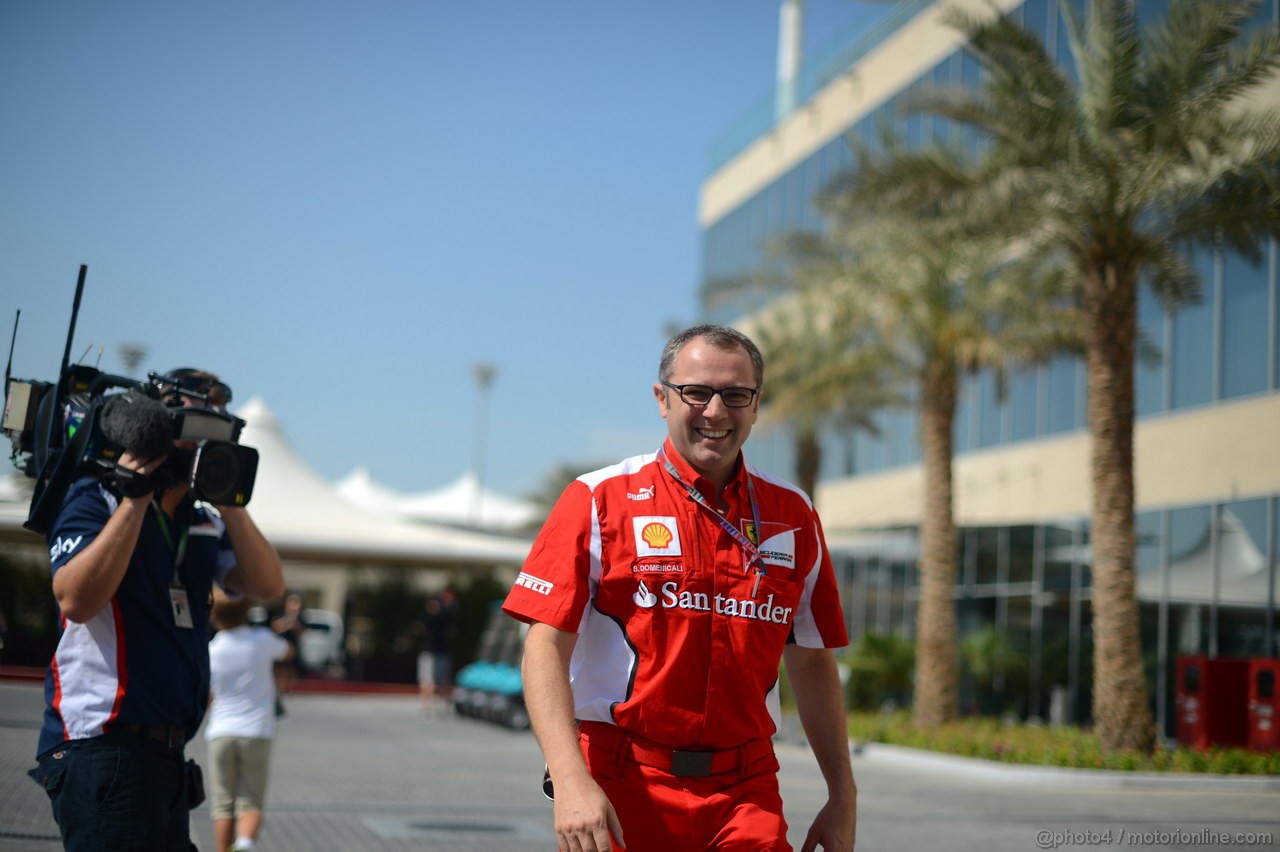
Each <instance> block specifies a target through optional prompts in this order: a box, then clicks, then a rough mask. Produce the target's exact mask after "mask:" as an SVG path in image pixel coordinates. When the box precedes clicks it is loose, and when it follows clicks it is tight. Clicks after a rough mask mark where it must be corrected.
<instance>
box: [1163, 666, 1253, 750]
mask: <svg viewBox="0 0 1280 852" xmlns="http://www.w3.org/2000/svg"><path fill="white" fill-rule="evenodd" d="M1248 681H1249V661H1248V660H1244V659H1235V658H1230V657H1207V656H1204V655H1192V656H1186V657H1179V658H1178V661H1177V682H1176V684H1175V696H1176V699H1177V713H1178V742H1180V743H1182V744H1183V745H1185V746H1187V747H1189V748H1194V749H1197V750H1199V751H1205V750H1206V749H1208V748H1209V747H1210V746H1239V747H1242V748H1243V747H1244V746H1247V745H1248V744H1249V712H1248V696H1249V683H1248Z"/></svg>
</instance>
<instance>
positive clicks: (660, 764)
mask: <svg viewBox="0 0 1280 852" xmlns="http://www.w3.org/2000/svg"><path fill="white" fill-rule="evenodd" d="M578 735H579V736H580V737H581V738H583V739H586V740H587V741H588V742H592V743H595V744H596V745H599V746H603V747H604V748H605V749H607V750H612V751H614V752H615V753H616V754H617V755H618V756H619V757H625V758H629V759H631V760H633V761H635V762H636V763H642V764H644V765H645V766H652V767H654V768H656V769H661V770H662V771H664V772H669V773H671V774H672V775H675V776H676V777H679V778H705V777H707V776H709V775H719V774H720V773H721V772H735V771H741V770H743V769H745V768H746V767H747V766H750V765H751V764H752V763H755V762H756V761H757V760H760V759H761V758H764V757H768V756H769V755H771V754H773V741H772V740H771V739H770V738H769V737H758V738H756V739H754V740H748V741H747V742H745V743H743V744H742V745H740V746H737V747H735V748H728V749H722V750H719V751H699V750H695V751H687V750H684V749H674V748H670V747H668V746H664V745H662V744H660V743H655V742H653V741H652V740H646V739H644V738H643V737H640V736H637V735H635V734H631V733H628V732H626V731H624V730H622V729H621V728H619V727H618V726H617V725H610V724H608V723H604V722H586V721H583V722H579V723H578Z"/></svg>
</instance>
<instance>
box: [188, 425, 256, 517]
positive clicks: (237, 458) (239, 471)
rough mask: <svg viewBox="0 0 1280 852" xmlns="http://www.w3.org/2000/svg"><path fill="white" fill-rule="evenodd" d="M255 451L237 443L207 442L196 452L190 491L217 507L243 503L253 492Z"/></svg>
mask: <svg viewBox="0 0 1280 852" xmlns="http://www.w3.org/2000/svg"><path fill="white" fill-rule="evenodd" d="M257 470H258V451H257V450H255V449H253V448H252V447H243V446H241V445H239V444H226V443H222V442H219V441H210V442H208V443H206V444H205V445H204V446H202V447H201V448H200V450H199V451H198V452H197V453H196V462H195V465H194V466H193V467H192V469H191V490H192V491H194V492H195V494H196V496H197V497H198V498H199V499H201V500H206V501H208V502H210V503H213V504H215V505H219V506H244V505H245V504H247V503H248V502H249V497H250V495H251V494H252V493H253V480H254V476H255V475H256V473H257Z"/></svg>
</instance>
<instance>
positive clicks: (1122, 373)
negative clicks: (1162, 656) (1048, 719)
mask: <svg viewBox="0 0 1280 852" xmlns="http://www.w3.org/2000/svg"><path fill="white" fill-rule="evenodd" d="M1085 274H1086V280H1085V282H1084V299H1085V305H1084V309H1085V313H1086V316H1087V317H1088V320H1089V322H1088V326H1089V329H1088V335H1089V336H1088V340H1087V352H1086V357H1087V364H1088V371H1089V432H1090V436H1091V438H1092V453H1093V455H1092V461H1091V464H1092V478H1093V536H1092V544H1093V636H1094V645H1093V720H1094V725H1095V728H1096V730H1097V733H1098V736H1099V737H1100V739H1101V740H1102V745H1103V748H1105V749H1107V750H1108V751H1113V750H1117V749H1139V750H1142V751H1150V750H1151V748H1152V746H1153V745H1154V738H1155V725H1154V723H1153V721H1152V716H1151V710H1150V707H1149V706H1148V705H1147V688H1146V681H1145V678H1144V676H1143V671H1142V641H1141V635H1140V632H1139V621H1138V604H1137V597H1136V594H1135V588H1134V585H1135V584H1134V542H1135V536H1134V527H1135V522H1134V487H1133V419H1134V401H1133V399H1134V394H1133V364H1134V361H1133V359H1134V341H1135V339H1136V337H1137V288H1138V276H1137V271H1136V270H1135V269H1131V268H1125V267H1119V266H1117V265H1115V264H1113V263H1108V264H1101V265H1099V266H1097V267H1096V268H1094V269H1092V270H1086V273H1085Z"/></svg>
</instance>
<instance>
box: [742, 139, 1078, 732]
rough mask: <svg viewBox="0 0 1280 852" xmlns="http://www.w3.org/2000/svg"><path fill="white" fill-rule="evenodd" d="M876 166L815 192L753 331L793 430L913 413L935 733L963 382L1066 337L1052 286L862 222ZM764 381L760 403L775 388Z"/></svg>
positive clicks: (950, 614)
mask: <svg viewBox="0 0 1280 852" xmlns="http://www.w3.org/2000/svg"><path fill="white" fill-rule="evenodd" d="M889 151H890V154H888V155H885V156H889V157H890V158H891V156H892V151H893V149H892V148H890V149H889ZM878 156H879V155H877V154H874V153H872V152H869V151H860V153H859V160H860V166H859V168H857V169H854V170H853V171H851V172H850V173H848V174H846V175H842V176H840V177H838V178H837V179H836V180H835V181H833V182H832V184H831V185H830V187H828V189H827V190H826V191H825V192H824V193H823V196H822V198H821V201H820V205H821V208H822V212H823V215H824V218H825V219H826V223H827V229H826V231H825V232H824V233H821V234H795V235H791V236H790V237H789V238H788V240H787V241H786V247H785V251H784V252H783V254H784V256H786V257H787V258H788V260H787V262H786V263H785V264H784V268H785V269H786V270H787V274H786V276H785V277H784V280H785V282H786V286H789V287H790V288H791V292H790V293H789V295H788V296H787V297H786V298H783V299H780V300H777V301H775V302H774V303H773V304H772V305H771V306H770V308H769V309H768V310H766V311H765V312H763V313H762V315H761V316H760V317H758V318H756V320H755V321H753V323H752V327H753V329H760V331H755V333H756V334H757V337H759V338H760V339H763V340H765V341H767V342H768V344H767V345H770V347H771V351H777V352H779V353H780V354H781V357H782V362H783V365H784V366H783V367H782V371H783V373H784V375H785V376H786V380H785V381H783V382H781V385H782V388H783V391H782V393H783V394H784V396H783V399H782V405H783V408H782V410H783V411H784V412H786V413H787V414H788V415H789V416H791V417H792V419H793V421H794V420H798V421H799V423H800V424H801V431H802V432H803V430H804V428H805V427H809V428H812V421H811V420H807V419H805V418H806V417H807V416H809V415H811V413H812V408H810V409H809V410H808V411H806V410H805V409H804V408H802V407H801V405H802V404H805V405H809V406H812V405H814V404H815V403H821V404H822V405H823V406H824V407H823V410H825V411H831V410H834V409H835V408H836V407H837V406H838V405H839V403H840V401H841V400H843V401H844V403H845V404H846V406H847V408H848V409H851V410H853V411H865V410H866V408H865V407H864V406H873V407H878V406H883V405H886V404H897V405H904V404H915V405H916V406H918V410H919V417H920V441H921V450H922V453H921V454H922V458H923V467H924V479H925V487H924V493H925V505H924V506H923V507H922V521H921V532H920V537H921V556H920V578H921V579H920V583H921V600H920V607H919V610H918V626H917V658H916V659H917V667H916V688H915V701H914V705H913V706H914V715H915V720H916V722H917V724H921V725H934V724H938V723H941V722H944V721H947V720H949V719H951V718H954V716H955V714H956V709H957V683H958V678H957V668H958V663H957V650H956V648H957V645H956V624H955V597H954V595H955V577H956V535H955V523H954V519H953V487H952V473H951V459H952V454H953V447H952V429H953V424H954V419H955V406H956V400H957V398H958V395H959V386H960V380H961V377H962V376H963V375H964V374H965V373H966V372H973V371H976V370H979V369H982V368H984V367H992V368H996V369H1001V368H1003V366H1004V365H1005V363H1006V361H1008V360H1009V359H1015V360H1031V359H1035V358H1037V357H1043V354H1044V353H1046V352H1047V351H1050V350H1051V349H1052V348H1054V347H1056V346H1058V345H1060V341H1061V340H1063V339H1064V335H1066V334H1067V333H1068V331H1069V329H1070V328H1071V325H1070V323H1065V322H1063V321H1062V318H1061V316H1060V315H1059V313H1058V312H1055V311H1054V310H1053V309H1052V308H1051V307H1046V305H1047V303H1049V302H1051V300H1052V298H1053V295H1054V294H1053V292H1052V289H1051V288H1052V287H1053V286H1054V285H1055V284H1056V283H1057V282H1056V281H1055V279H1052V278H1050V277H1044V278H1042V279H1038V280H1036V281H1035V284H1036V286H1037V287H1038V288H1043V289H1042V290H1041V291H1039V292H1037V293H1033V292H1029V291H1028V290H1026V289H1025V288H1017V289H1015V288H1011V287H1010V286H1009V280H1008V279H1007V278H1006V277H1005V276H1003V275H1002V274H1000V273H999V271H998V269H997V266H998V264H997V260H998V257H997V255H996V253H995V252H994V250H993V247H992V245H991V244H990V243H984V242H982V241H980V240H973V241H969V242H967V243H961V242H958V241H949V240H946V239H941V238H940V237H941V236H943V234H942V233H941V232H939V231H936V230H932V229H930V228H926V227H923V226H921V225H920V224H918V223H916V222H914V221H907V220H904V219H901V218H895V217H894V216H893V215H891V213H890V212H886V211H877V213H876V214H875V215H870V214H869V212H868V211H869V210H870V209H871V208H870V207H869V205H868V203H867V198H866V197H865V194H864V189H863V184H862V182H861V178H860V175H861V174H862V173H863V171H864V169H866V170H870V171H871V172H872V173H874V167H873V166H872V165H871V164H872V163H873V162H874V161H875V160H876V159H877V157H878ZM936 156H938V157H939V158H940V159H941V160H946V161H947V162H948V163H950V165H951V167H952V168H953V169H957V170H959V169H962V168H964V167H965V166H964V163H963V161H962V158H960V157H959V156H958V155H954V154H952V155H948V154H946V153H945V152H937V153H936ZM1019 283H1023V282H1022V281H1021V280H1020V281H1019ZM765 320H767V321H765ZM779 329H781V331H779ZM771 334H773V335H776V337H777V338H778V340H779V341H780V343H779V344H777V345H775V344H774V343H773V341H772V340H771V338H770V335H771ZM772 369H773V368H772V367H771V370H772ZM772 376H773V374H772V373H771V378H770V380H769V385H770V394H773V393H774V390H773V388H774V386H775V385H776V384H778V382H777V379H776V378H775V377H772ZM904 387H910V388H913V390H911V391H909V392H904V390H903V388H904ZM775 404H776V401H775ZM864 416H865V415H864Z"/></svg>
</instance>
